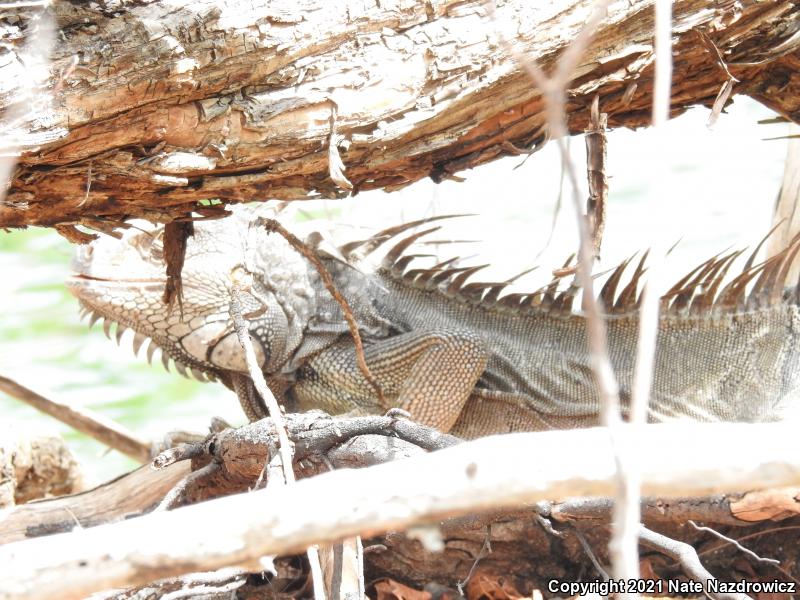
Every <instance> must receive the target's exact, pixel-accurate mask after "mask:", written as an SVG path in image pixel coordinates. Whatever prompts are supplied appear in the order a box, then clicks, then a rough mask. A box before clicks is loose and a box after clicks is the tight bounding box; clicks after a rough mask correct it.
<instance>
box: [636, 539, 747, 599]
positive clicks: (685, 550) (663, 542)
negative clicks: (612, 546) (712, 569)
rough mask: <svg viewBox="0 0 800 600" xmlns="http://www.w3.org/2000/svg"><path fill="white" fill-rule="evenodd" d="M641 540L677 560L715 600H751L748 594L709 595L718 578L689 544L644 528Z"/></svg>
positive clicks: (684, 570) (687, 573)
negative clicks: (709, 570)
mask: <svg viewBox="0 0 800 600" xmlns="http://www.w3.org/2000/svg"><path fill="white" fill-rule="evenodd" d="M639 539H640V540H641V542H642V544H644V545H645V546H648V547H650V548H653V549H654V550H657V551H658V552H661V553H662V554H666V555H667V556H669V557H670V558H672V559H673V560H676V561H677V562H678V563H679V564H680V565H681V568H682V569H683V572H684V573H686V575H688V576H689V577H691V578H692V579H693V580H694V581H698V582H700V583H702V585H703V590H706V593H707V594H708V595H709V596H710V597H711V598H714V599H715V600H749V596H747V595H746V594H728V593H717V594H713V593H709V592H708V590H709V589H710V586H711V584H712V582H714V581H716V578H715V577H714V576H713V575H712V574H711V573H709V572H708V571H707V570H706V568H705V567H704V566H703V563H701V562H700V559H699V558H698V556H697V552H696V551H695V549H694V548H692V546H690V545H689V544H687V543H685V542H681V541H679V540H673V539H672V538H668V537H667V536H665V535H661V534H660V533H656V532H655V531H651V530H650V529H647V528H646V527H644V526H640V528H639ZM711 589H713V588H711Z"/></svg>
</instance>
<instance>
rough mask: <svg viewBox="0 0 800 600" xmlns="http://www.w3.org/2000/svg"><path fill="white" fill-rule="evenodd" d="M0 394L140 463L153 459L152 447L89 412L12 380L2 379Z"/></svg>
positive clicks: (114, 424) (108, 420)
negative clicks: (26, 405) (3, 393)
mask: <svg viewBox="0 0 800 600" xmlns="http://www.w3.org/2000/svg"><path fill="white" fill-rule="evenodd" d="M0 390H2V391H3V392H5V393H6V394H8V395H9V396H11V397H12V398H16V399H17V400H21V401H22V402H25V403H26V404H29V405H31V406H33V407H34V408H35V409H36V410H39V411H41V412H43V413H45V414H48V415H50V416H51V417H53V418H54V419H58V420H59V421H61V422H62V423H65V424H67V425H69V426H70V427H72V428H73V429H75V430H77V431H80V432H81V433H85V434H86V435H88V436H89V437H91V438H94V439H95V440H97V441H98V442H100V443H101V444H105V445H106V446H108V447H109V448H113V449H114V450H117V451H119V452H121V453H122V454H124V455H126V456H129V457H130V458H132V459H133V460H135V461H137V462H139V463H146V462H149V461H150V458H151V456H152V454H151V446H150V444H148V443H147V442H145V441H143V440H140V439H139V438H137V437H136V435H135V434H134V433H133V432H131V431H128V430H127V429H126V428H125V427H123V426H122V425H120V424H119V423H115V422H114V421H112V420H111V419H108V418H106V417H103V416H102V415H99V414H96V413H94V412H92V411H90V410H88V409H86V408H76V407H74V406H70V405H68V404H64V403H62V402H56V401H55V400H51V399H49V398H45V397H44V396H42V395H41V394H37V393H36V392H34V391H33V390H31V389H29V388H27V387H25V386H24V385H21V384H20V383H17V382H16V381H14V380H13V379H10V378H8V377H4V376H2V375H0Z"/></svg>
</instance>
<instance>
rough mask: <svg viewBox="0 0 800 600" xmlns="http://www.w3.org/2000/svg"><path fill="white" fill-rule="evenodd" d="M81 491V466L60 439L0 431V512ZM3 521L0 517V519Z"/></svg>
mask: <svg viewBox="0 0 800 600" xmlns="http://www.w3.org/2000/svg"><path fill="white" fill-rule="evenodd" d="M82 489H83V474H82V472H81V468H80V465H79V464H78V462H77V460H75V457H74V456H73V455H72V452H70V450H69V448H67V444H66V443H65V442H64V440H62V439H61V438H59V437H55V436H38V437H34V438H31V439H25V438H20V437H18V436H15V435H12V434H11V431H10V429H9V430H8V431H6V430H3V431H0V509H2V508H7V507H11V506H14V505H15V504H24V503H25V502H29V501H31V500H36V499H38V498H48V497H53V496H63V495H65V494H74V493H75V492H79V491H81V490H82ZM0 521H2V517H0Z"/></svg>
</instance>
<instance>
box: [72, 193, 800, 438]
mask: <svg viewBox="0 0 800 600" xmlns="http://www.w3.org/2000/svg"><path fill="white" fill-rule="evenodd" d="M418 224H419V223H418ZM409 229H410V226H409V225H406V226H398V227H394V228H391V229H387V230H385V231H382V232H379V233H378V234H375V235H374V236H373V237H371V238H369V239H367V240H363V241H361V242H354V243H351V244H346V245H344V246H342V247H341V248H340V250H341V255H343V256H344V257H346V258H347V259H348V260H350V261H355V258H354V257H355V256H356V255H357V254H361V255H366V254H369V253H370V252H372V251H374V250H375V248H377V247H378V246H380V245H382V244H384V243H385V242H388V241H390V240H392V242H393V243H394V244H395V245H394V247H393V248H392V249H391V250H390V251H389V252H388V253H387V255H386V258H385V259H384V261H383V264H382V266H381V267H379V268H377V269H372V270H364V269H362V266H361V265H359V266H358V268H357V267H355V266H353V265H351V264H346V263H345V262H342V260H341V258H333V257H332V256H330V255H328V254H324V253H322V252H320V258H321V259H322V261H323V263H324V264H325V265H326V266H327V268H328V269H329V270H330V272H331V273H332V275H333V277H334V280H335V283H336V287H337V288H338V289H339V291H340V292H341V293H342V294H343V295H344V296H345V297H346V298H347V300H348V302H349V304H350V306H351V307H352V309H353V313H354V315H355V317H356V319H357V322H358V324H359V329H360V333H361V336H362V338H363V340H364V344H365V356H366V361H367V364H368V365H369V367H370V370H371V371H372V373H373V375H374V376H375V378H376V380H377V382H378V383H379V385H380V387H381V389H382V391H383V393H384V396H385V398H386V400H387V401H388V404H389V405H391V406H397V407H400V408H404V409H406V410H408V411H409V412H410V413H411V414H412V416H413V417H414V418H416V419H417V420H419V421H421V422H423V423H426V424H428V425H432V426H435V427H438V428H439V429H442V430H444V431H450V432H451V433H454V434H455V435H459V436H463V437H468V438H471V437H477V436H482V435H488V434H492V433H501V432H508V431H519V430H540V429H548V428H562V427H573V426H588V425H593V424H596V423H597V422H598V418H599V411H600V405H599V400H598V395H597V392H596V388H595V384H594V381H593V375H592V370H591V367H590V357H589V354H588V350H587V342H586V327H585V322H584V317H583V316H582V315H581V314H579V313H578V312H575V311H573V309H572V299H573V296H574V294H575V292H576V290H574V289H572V288H570V289H567V290H564V291H557V289H556V286H555V285H551V286H548V287H545V288H543V289H541V290H538V291H537V292H533V293H531V294H508V295H506V296H503V297H501V296H500V293H501V290H502V288H503V287H504V285H503V284H481V283H473V282H470V281H469V277H470V276H471V275H472V274H473V273H474V272H475V271H476V270H477V268H465V267H459V266H456V265H455V263H454V262H453V261H448V262H444V263H440V264H439V265H436V266H434V267H432V268H427V269H409V268H408V266H409V263H410V262H411V261H412V260H413V257H414V255H413V254H407V253H406V250H407V248H408V247H409V246H410V245H411V244H412V243H413V242H414V241H416V239H418V238H419V237H420V236H421V235H423V234H424V233H427V232H421V233H417V234H413V235H408V234H407V233H406V232H407V231H408V230H409ZM404 235H406V236H407V237H405V238H403V237H402V236H404ZM162 237H163V229H155V230H152V231H142V230H140V229H134V228H131V229H129V230H128V231H127V232H126V233H125V234H124V235H123V237H122V239H119V240H117V239H114V238H110V237H104V238H102V239H100V240H97V241H95V242H93V243H92V244H91V245H89V246H86V247H84V248H83V249H82V250H81V251H80V252H79V254H78V256H77V257H76V260H75V267H76V271H77V273H78V274H77V275H75V276H73V277H72V278H71V279H70V280H69V282H68V286H69V288H70V290H71V291H72V293H73V294H75V295H76V296H77V297H78V298H79V300H80V302H81V304H82V305H83V307H84V308H85V309H87V310H88V311H89V312H90V313H92V315H93V317H92V322H94V321H95V320H96V319H98V318H100V317H102V318H104V319H105V320H106V321H105V327H106V330H107V331H108V327H109V326H110V325H111V324H112V323H117V324H118V330H117V337H118V338H119V337H120V336H121V334H122V332H123V331H124V330H125V329H126V328H130V329H133V330H134V331H135V332H136V335H135V339H134V348H135V349H136V350H137V351H138V349H139V347H140V346H141V345H142V344H143V343H145V342H149V349H148V356H149V357H152V353H153V351H154V350H155V349H156V348H161V349H162V351H163V353H164V362H165V365H166V362H167V357H169V358H171V359H173V360H174V361H175V364H176V367H177V368H178V369H179V370H180V371H182V372H186V371H187V369H188V370H189V371H190V372H191V373H192V374H194V375H195V376H196V377H198V378H200V379H204V378H211V379H214V378H216V379H220V380H222V381H223V382H224V383H226V384H227V385H228V386H229V387H231V388H233V389H235V390H236V392H237V394H238V395H239V398H240V400H241V401H242V405H243V407H244V408H245V410H246V412H247V413H248V417H249V418H251V419H257V418H260V417H262V416H265V411H264V408H263V403H262V402H261V401H260V399H259V398H258V397H257V395H256V394H255V391H254V389H253V386H252V383H251V382H250V379H249V377H248V376H247V375H246V372H247V371H246V368H245V364H244V359H243V356H242V352H241V348H240V346H239V342H238V340H237V338H236V335H235V333H234V332H233V328H232V321H231V317H230V315H229V312H228V311H229V298H230V285H231V273H232V271H233V270H234V269H236V268H237V267H241V268H243V269H244V270H245V271H246V272H248V273H249V274H250V275H252V278H253V286H252V290H251V291H250V293H248V294H246V295H245V301H246V304H247V306H246V310H247V311H248V312H251V314H253V315H256V316H254V317H253V318H252V320H251V326H250V333H251V336H252V338H253V340H254V342H255V345H256V349H257V354H258V355H259V360H260V362H261V365H262V369H263V371H264V374H265V376H266V377H267V380H268V381H269V383H270V387H271V388H272V389H273V391H274V392H275V394H276V395H277V396H278V398H279V400H282V401H283V402H284V403H285V405H286V406H287V408H288V409H289V410H308V409H312V408H317V409H322V410H325V411H327V412H330V413H335V414H338V413H353V414H367V413H378V414H380V413H383V412H385V410H386V409H387V408H389V406H388V405H382V404H381V403H380V402H379V401H378V399H377V397H376V393H375V390H374V388H373V386H372V385H370V383H369V382H367V381H366V380H365V378H364V377H363V375H362V374H361V372H360V370H359V369H358V367H357V364H356V358H355V350H354V345H353V342H352V339H351V337H350V334H349V332H348V329H347V325H346V322H345V320H344V318H343V314H342V310H341V308H340V307H339V305H338V304H337V303H336V302H334V300H333V299H332V298H331V296H330V294H329V293H328V291H327V290H325V288H324V287H323V285H322V283H321V281H320V277H319V275H318V274H317V272H316V270H315V269H314V267H313V266H312V265H310V264H309V263H308V262H307V261H306V260H305V259H304V258H303V257H302V256H300V255H299V254H298V253H297V252H295V251H294V250H293V249H292V248H291V247H290V246H289V245H288V243H287V242H286V241H285V240H284V239H283V238H282V237H280V236H279V235H277V234H274V233H273V234H268V233H267V232H266V231H265V230H264V228H263V227H262V226H261V225H260V224H259V222H258V219H257V217H256V216H255V214H254V212H253V211H252V210H251V209H247V208H242V207H234V209H233V215H232V216H231V217H228V218H225V219H221V220H215V221H207V222H198V223H196V224H195V234H194V236H193V237H191V238H189V240H188V246H187V252H186V260H185V264H184V268H183V301H182V312H181V310H179V309H178V306H177V304H175V305H173V306H172V307H168V306H166V305H165V304H164V302H163V300H162V297H163V293H164V285H165V280H166V277H165V265H164V262H163V240H162ZM397 240H400V241H399V243H398V242H397ZM798 246H799V245H798V243H795V244H794V245H793V246H791V247H790V248H787V250H786V251H785V252H784V253H782V254H781V255H779V256H777V257H775V258H774V259H771V260H769V261H767V262H765V263H762V264H759V265H755V266H752V260H751V261H748V263H747V264H746V265H745V267H744V270H742V271H741V272H740V274H739V275H738V276H736V277H734V278H733V279H732V280H731V281H730V282H728V283H726V284H723V283H722V281H723V278H724V277H725V274H726V272H727V271H728V270H729V268H730V267H731V264H732V263H733V262H734V260H735V259H736V258H738V256H739V254H740V253H732V254H729V255H726V256H723V257H715V258H714V259H711V260H709V261H707V262H705V263H703V264H702V265H700V266H699V267H698V268H697V269H695V270H694V271H692V273H690V274H689V275H687V276H686V277H685V278H684V279H683V280H681V281H680V282H678V283H677V284H676V285H675V286H674V287H673V288H672V289H671V290H670V291H669V292H668V293H667V294H666V295H665V296H664V297H663V299H662V314H661V317H660V324H659V334H658V343H657V351H656V359H655V371H654V377H653V390H652V396H651V401H650V416H651V419H652V420H664V419H670V418H682V417H683V418H690V419H694V420H704V421H718V420H719V421H767V420H775V419H779V418H781V417H782V415H783V413H784V410H785V409H786V408H787V407H790V406H791V405H792V404H793V403H794V402H795V401H796V400H797V398H798V393H799V392H800V364H798V359H799V358H800V313H799V312H798V295H797V288H796V287H792V288H791V289H788V290H785V289H784V288H785V281H784V280H785V278H786V272H787V270H788V263H789V262H790V261H791V259H792V258H793V257H794V255H795V253H796V252H797V249H798ZM625 266H626V265H625V264H623V265H621V266H620V267H619V268H618V269H617V270H616V271H615V272H614V273H613V274H612V275H611V277H610V278H609V279H608V281H607V283H606V284H605V286H604V288H603V290H602V291H601V294H600V296H601V299H602V300H603V302H604V303H605V306H606V311H607V312H608V316H607V317H606V319H607V329H608V347H609V353H610V358H611V361H612V363H613V366H614V369H615V372H616V375H617V377H618V379H619V383H620V390H621V399H622V402H623V406H624V405H626V404H627V402H628V400H629V395H630V388H631V383H632V377H633V370H634V355H635V348H636V335H637V314H636V305H637V302H638V298H637V289H636V288H637V281H638V279H639V276H640V275H641V272H642V268H641V267H642V265H641V264H640V265H639V267H638V268H637V269H636V271H635V273H634V275H633V277H632V278H631V281H630V283H628V284H627V285H625V286H624V288H623V289H622V291H618V290H617V288H618V287H623V286H621V285H620V279H621V276H622V274H623V271H624V269H625Z"/></svg>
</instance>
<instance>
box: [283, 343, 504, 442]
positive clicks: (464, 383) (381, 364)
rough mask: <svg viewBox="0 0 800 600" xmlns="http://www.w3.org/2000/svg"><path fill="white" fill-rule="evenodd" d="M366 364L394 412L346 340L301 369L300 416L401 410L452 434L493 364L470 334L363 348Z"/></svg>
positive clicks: (296, 388)
mask: <svg viewBox="0 0 800 600" xmlns="http://www.w3.org/2000/svg"><path fill="white" fill-rule="evenodd" d="M364 358H365V359H366V361H367V366H369V369H370V371H371V372H372V375H373V376H374V377H375V379H376V380H377V382H378V384H379V385H380V387H381V390H382V391H383V394H384V397H385V398H386V400H387V401H389V406H382V405H381V404H380V403H379V401H378V398H377V395H376V393H375V390H374V389H373V388H372V386H371V385H370V384H369V382H368V381H367V380H366V379H365V378H364V376H363V375H362V374H361V371H360V370H359V368H358V365H357V363H356V356H355V349H354V347H353V344H352V342H350V341H349V340H343V341H341V342H339V343H337V344H335V345H333V346H331V347H330V348H327V349H326V350H323V351H322V352H320V353H319V354H317V355H315V356H314V357H313V358H312V359H311V360H310V361H308V363H306V365H304V366H303V367H302V368H301V369H299V371H298V373H297V381H296V383H295V384H294V386H293V387H292V391H291V393H292V395H293V396H294V399H295V401H296V402H297V404H298V407H299V408H300V409H301V410H310V409H312V408H317V409H322V410H325V411H327V412H330V413H333V414H339V413H345V412H347V413H354V414H380V413H383V412H385V411H386V410H387V409H388V408H393V407H396V408H402V409H404V410H407V411H408V412H409V413H411V416H412V417H413V418H414V419H415V420H416V421H419V422H420V423H423V424H425V425H429V426H431V427H436V428H437V429H439V430H440V431H444V432H447V431H449V430H450V429H451V428H452V427H453V425H454V424H455V422H456V421H457V420H458V417H459V415H460V414H461V410H462V408H463V407H464V404H465V403H466V401H467V399H468V398H469V395H470V392H471V391H472V389H473V388H474V387H475V383H476V382H477V381H478V378H479V377H480V376H481V374H482V373H483V370H484V369H485V368H486V363H487V361H488V358H489V354H488V351H487V349H486V345H485V343H484V342H483V340H482V339H481V338H480V337H479V336H477V335H475V334H474V333H472V332H469V331H461V330H456V331H427V332H426V331H422V332H412V333H404V334H400V335H397V336H394V337H390V338H387V339H384V340H380V341H377V342H372V343H369V344H367V345H366V346H365V348H364Z"/></svg>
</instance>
